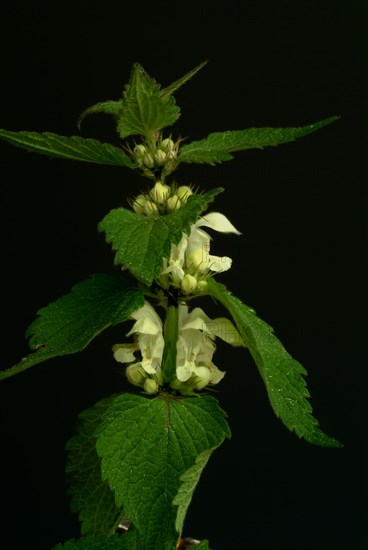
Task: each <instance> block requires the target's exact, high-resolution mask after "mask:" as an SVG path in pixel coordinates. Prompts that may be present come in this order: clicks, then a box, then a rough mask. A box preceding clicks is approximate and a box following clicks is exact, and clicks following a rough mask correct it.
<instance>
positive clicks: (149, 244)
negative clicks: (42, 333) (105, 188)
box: [98, 188, 223, 285]
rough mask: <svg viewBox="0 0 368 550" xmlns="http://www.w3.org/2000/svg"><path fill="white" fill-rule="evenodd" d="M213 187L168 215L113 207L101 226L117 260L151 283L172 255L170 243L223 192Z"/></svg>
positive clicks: (178, 238) (180, 236) (192, 197)
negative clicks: (149, 214) (152, 214)
mask: <svg viewBox="0 0 368 550" xmlns="http://www.w3.org/2000/svg"><path fill="white" fill-rule="evenodd" d="M222 191H223V189H222V188H218V189H213V190H212V191H209V192H208V193H205V194H203V195H191V196H190V197H189V198H188V201H187V202H186V204H185V205H184V206H182V207H181V208H180V209H179V210H176V211H175V212H172V213H170V214H167V215H165V216H157V217H154V216H152V217H148V216H143V215H140V214H136V213H135V212H132V211H131V210H127V209H125V208H116V209H114V210H111V212H109V213H108V214H107V216H105V218H104V219H103V220H102V221H101V222H100V224H99V226H98V229H99V231H104V232H105V234H106V241H107V242H108V243H111V245H112V248H113V250H115V251H116V255H115V264H118V265H122V266H124V267H125V268H126V269H128V270H129V271H130V273H131V274H132V275H134V277H136V278H137V279H138V280H140V281H143V282H144V283H145V284H147V285H151V284H152V281H153V279H154V278H155V277H157V276H158V275H159V274H160V272H161V269H162V266H163V263H162V262H163V258H168V257H169V256H170V250H171V245H172V244H173V243H174V244H177V243H178V242H179V241H180V239H181V238H182V234H183V232H185V233H189V231H190V225H191V224H193V223H194V222H195V221H196V220H197V218H198V216H199V214H200V213H201V212H202V211H203V210H205V209H206V208H207V207H208V205H209V204H210V203H211V202H212V201H213V199H214V197H215V196H216V195H218V194H219V193H220V192H222Z"/></svg>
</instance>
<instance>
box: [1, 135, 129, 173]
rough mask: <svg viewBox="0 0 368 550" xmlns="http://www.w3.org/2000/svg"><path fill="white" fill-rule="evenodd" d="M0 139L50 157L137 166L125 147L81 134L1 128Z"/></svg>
mask: <svg viewBox="0 0 368 550" xmlns="http://www.w3.org/2000/svg"><path fill="white" fill-rule="evenodd" d="M0 139H2V140H4V141H7V142H8V143H11V144H12V145H16V146H17V147H20V148H22V149H26V150H27V151H31V152H33V153H40V154H41V155H47V156H49V157H60V158H66V159H70V160H80V161H83V162H91V163H93V164H110V165H114V166H126V167H127V168H134V166H135V165H134V164H133V162H132V161H131V160H130V158H129V157H128V155H126V154H125V153H124V151H123V150H122V149H119V148H118V147H114V146H113V145H111V144H110V143H102V142H101V141H97V140H96V139H91V138H82V137H79V136H71V137H66V136H59V135H58V134H53V133H51V132H42V133H38V132H11V131H8V130H1V129H0Z"/></svg>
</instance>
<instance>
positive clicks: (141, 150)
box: [134, 143, 147, 157]
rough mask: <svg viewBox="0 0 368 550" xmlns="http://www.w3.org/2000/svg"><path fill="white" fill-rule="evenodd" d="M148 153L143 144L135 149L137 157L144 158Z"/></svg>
mask: <svg viewBox="0 0 368 550" xmlns="http://www.w3.org/2000/svg"><path fill="white" fill-rule="evenodd" d="M146 152H147V149H146V147H145V146H144V145H143V144H142V143H140V144H139V145H136V146H135V147H134V153H135V155H137V156H140V157H141V156H143V155H144V154H145V153H146Z"/></svg>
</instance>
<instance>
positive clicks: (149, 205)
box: [144, 201, 158, 216]
mask: <svg viewBox="0 0 368 550" xmlns="http://www.w3.org/2000/svg"><path fill="white" fill-rule="evenodd" d="M144 211H145V213H146V214H147V216H156V215H157V214H158V208H157V205H156V204H155V203H154V202H152V201H146V203H145V205H144Z"/></svg>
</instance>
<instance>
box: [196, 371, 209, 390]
mask: <svg viewBox="0 0 368 550" xmlns="http://www.w3.org/2000/svg"><path fill="white" fill-rule="evenodd" d="M196 375H197V376H196V380H195V388H196V389H197V390H201V389H202V388H204V387H205V386H207V384H208V382H209V381H210V378H211V373H210V370H209V369H208V368H207V367H198V368H197V373H196Z"/></svg>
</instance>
